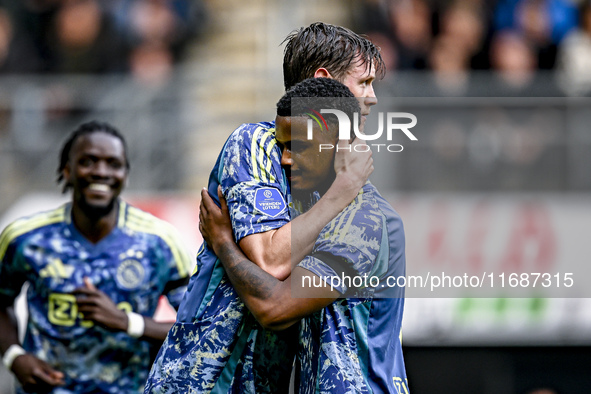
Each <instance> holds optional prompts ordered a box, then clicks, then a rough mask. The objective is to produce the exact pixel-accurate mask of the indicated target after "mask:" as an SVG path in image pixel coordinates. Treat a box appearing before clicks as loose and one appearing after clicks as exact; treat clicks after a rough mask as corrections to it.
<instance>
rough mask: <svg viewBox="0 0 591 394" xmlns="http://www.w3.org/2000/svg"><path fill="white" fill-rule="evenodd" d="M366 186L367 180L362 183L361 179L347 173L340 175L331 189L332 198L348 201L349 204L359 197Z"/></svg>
mask: <svg viewBox="0 0 591 394" xmlns="http://www.w3.org/2000/svg"><path fill="white" fill-rule="evenodd" d="M364 184H365V180H364V181H363V182H361V179H360V178H357V177H354V176H352V175H350V174H346V173H339V174H337V176H336V177H335V180H334V182H333V183H332V185H331V187H330V188H329V192H330V191H332V197H334V198H335V199H343V200H348V202H347V203H349V202H351V201H352V200H353V199H354V198H355V196H357V193H359V190H361V188H362V187H363V185H364Z"/></svg>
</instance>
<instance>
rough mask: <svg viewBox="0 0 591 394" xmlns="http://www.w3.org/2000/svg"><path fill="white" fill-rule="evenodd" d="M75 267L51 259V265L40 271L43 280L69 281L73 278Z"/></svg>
mask: <svg viewBox="0 0 591 394" xmlns="http://www.w3.org/2000/svg"><path fill="white" fill-rule="evenodd" d="M73 272H74V267H72V266H71V265H67V264H64V263H63V262H62V261H61V260H60V259H49V263H48V264H47V265H46V266H45V268H43V269H42V270H41V271H39V276H40V277H41V278H55V279H67V278H69V277H71V276H72V273H73Z"/></svg>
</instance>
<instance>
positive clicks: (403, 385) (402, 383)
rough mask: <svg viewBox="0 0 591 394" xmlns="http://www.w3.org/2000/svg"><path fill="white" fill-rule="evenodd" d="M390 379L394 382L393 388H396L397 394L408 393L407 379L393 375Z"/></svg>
mask: <svg viewBox="0 0 591 394" xmlns="http://www.w3.org/2000/svg"><path fill="white" fill-rule="evenodd" d="M392 380H393V382H394V388H395V389H396V393H397V394H408V393H409V391H408V380H407V379H404V380H402V378H398V377H393V378H392Z"/></svg>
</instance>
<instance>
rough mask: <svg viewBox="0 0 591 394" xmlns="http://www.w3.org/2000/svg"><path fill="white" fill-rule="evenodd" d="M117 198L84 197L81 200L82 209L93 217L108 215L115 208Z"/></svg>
mask: <svg viewBox="0 0 591 394" xmlns="http://www.w3.org/2000/svg"><path fill="white" fill-rule="evenodd" d="M116 201H117V198H116V197H115V196H110V198H104V197H101V198H96V197H95V198H83V199H82V200H81V201H80V205H81V207H82V210H83V211H84V212H86V214H87V215H89V216H91V217H102V216H106V215H108V214H109V213H111V211H112V210H113V209H114V208H115V202H116Z"/></svg>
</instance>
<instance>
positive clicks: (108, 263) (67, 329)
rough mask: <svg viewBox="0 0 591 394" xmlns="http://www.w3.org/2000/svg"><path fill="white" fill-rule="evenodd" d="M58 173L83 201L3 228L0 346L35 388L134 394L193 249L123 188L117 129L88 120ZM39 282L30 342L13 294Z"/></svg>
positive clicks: (30, 294)
mask: <svg viewBox="0 0 591 394" xmlns="http://www.w3.org/2000/svg"><path fill="white" fill-rule="evenodd" d="M57 172H58V183H61V182H64V187H63V191H64V193H65V192H66V191H68V190H70V189H71V190H72V200H71V202H70V203H67V204H65V205H63V206H60V207H58V208H56V209H54V210H52V211H48V212H42V213H39V214H36V215H33V216H30V217H25V218H22V219H19V220H17V221H15V222H13V223H12V224H10V225H9V226H8V227H7V228H6V229H5V230H4V232H3V233H2V236H1V238H0V259H1V265H0V329H1V331H2V333H3V334H2V336H1V337H0V350H2V354H3V355H4V356H3V361H4V364H5V366H6V367H7V368H8V369H9V370H11V371H12V372H13V373H14V374H15V376H16V377H17V378H18V380H19V382H20V383H21V385H22V388H19V391H20V390H25V391H27V392H56V393H88V392H93V393H124V392H125V393H131V392H138V391H140V390H141V389H142V388H143V384H144V382H145V379H146V376H147V373H148V370H149V365H150V360H151V350H152V345H154V344H159V343H160V342H161V341H162V340H163V339H164V338H165V336H166V333H167V332H168V329H169V328H170V326H171V323H159V322H155V321H154V320H153V319H152V316H153V315H154V312H155V310H156V306H157V304H158V300H159V298H160V296H161V295H162V294H165V295H167V297H168V299H169V301H170V303H171V304H172V305H173V306H175V307H176V306H178V304H179V303H180V300H181V297H182V295H183V293H184V292H185V290H186V284H187V282H188V275H189V271H190V265H191V259H190V257H189V255H188V254H187V253H186V252H185V250H184V247H183V246H182V243H181V242H180V241H179V238H178V237H177V234H176V232H175V230H174V229H173V227H172V226H171V225H169V224H168V223H165V222H163V221H161V220H159V219H156V218H155V217H153V216H151V215H149V214H147V213H145V212H143V211H141V210H139V209H137V208H134V207H133V206H130V205H128V204H127V203H125V202H124V201H123V200H121V199H120V198H119V194H120V193H121V191H122V190H123V188H124V186H125V184H126V182H127V176H128V172H129V160H128V157H127V147H126V143H125V140H124V138H123V136H122V135H121V134H120V133H119V131H118V130H116V129H115V128H113V127H112V126H110V125H109V124H107V123H102V122H96V121H93V122H88V123H85V124H82V125H81V126H80V127H79V128H78V129H77V130H75V131H74V132H73V133H72V134H71V135H70V137H69V139H68V140H67V142H66V143H65V145H64V146H63V148H62V151H61V155H60V164H59V167H58V171H57ZM24 283H28V284H29V287H28V291H27V304H28V309H29V314H28V321H27V331H26V335H25V338H24V342H23V344H22V347H21V345H20V344H19V337H18V332H17V331H18V329H17V323H16V319H15V316H14V311H13V303H14V300H15V298H16V296H17V295H18V294H19V293H20V291H21V288H22V286H23V284H24Z"/></svg>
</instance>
